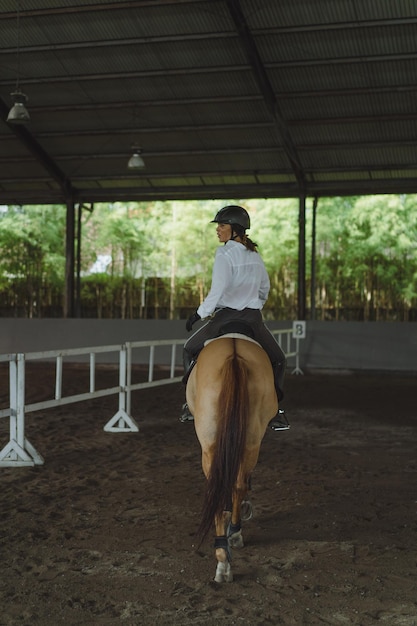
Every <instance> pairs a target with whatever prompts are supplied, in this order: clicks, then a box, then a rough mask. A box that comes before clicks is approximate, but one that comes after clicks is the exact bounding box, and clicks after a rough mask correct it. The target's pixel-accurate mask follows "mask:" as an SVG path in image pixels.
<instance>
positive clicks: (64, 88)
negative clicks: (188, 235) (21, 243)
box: [0, 0, 417, 204]
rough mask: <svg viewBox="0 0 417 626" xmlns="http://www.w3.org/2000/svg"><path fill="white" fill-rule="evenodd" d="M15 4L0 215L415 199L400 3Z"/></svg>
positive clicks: (7, 50) (408, 14)
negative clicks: (20, 103)
mask: <svg viewBox="0 0 417 626" xmlns="http://www.w3.org/2000/svg"><path fill="white" fill-rule="evenodd" d="M18 1H19V5H17V2H16V0H2V2H1V7H0V32H1V37H0V117H1V120H2V121H1V123H0V204H8V203H17V204H24V203H55V202H63V201H66V200H68V199H70V200H74V201H81V202H97V201H115V200H123V199H126V200H148V199H149V200H150V199H175V198H182V199H187V198H189V199H197V198H248V197H290V196H296V195H300V194H304V195H311V196H313V195H314V196H331V195H355V194H367V193H388V192H389V193H415V192H417V63H416V61H417V49H416V41H417V33H416V28H417V3H416V2H415V0H384V1H383V2H381V1H380V0H314V2H313V1H311V0H279V2H278V1H277V0H130V1H123V0H120V1H118V2H116V1H107V2H106V1H104V0H74V1H72V0H18ZM18 7H19V8H18ZM18 26H19V28H18ZM18 49H19V53H18ZM17 77H19V85H20V87H21V89H22V91H23V92H24V93H25V94H27V96H28V98H29V100H28V105H27V106H28V110H29V112H30V116H31V121H30V123H29V124H27V125H26V126H16V125H15V126H13V125H11V124H8V123H7V122H6V118H7V114H8V111H9V109H10V107H11V104H12V101H11V97H10V93H11V92H12V91H14V89H15V86H16V82H17ZM135 143H138V145H140V146H141V148H142V150H143V152H142V156H143V159H144V161H145V164H146V167H145V168H144V169H143V170H138V171H137V172H132V171H130V170H128V169H127V161H128V159H129V157H130V155H131V152H132V151H131V146H132V145H133V144H135Z"/></svg>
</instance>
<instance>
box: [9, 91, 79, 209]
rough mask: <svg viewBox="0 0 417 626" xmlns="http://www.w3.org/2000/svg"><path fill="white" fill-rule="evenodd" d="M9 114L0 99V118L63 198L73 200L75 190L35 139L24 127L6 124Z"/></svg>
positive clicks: (75, 193) (75, 194)
mask: <svg viewBox="0 0 417 626" xmlns="http://www.w3.org/2000/svg"><path fill="white" fill-rule="evenodd" d="M8 114H9V107H8V106H7V104H6V103H5V102H4V100H3V99H2V98H0V118H1V119H2V120H3V122H5V124H7V126H8V127H9V128H10V130H11V131H12V132H13V133H14V134H15V135H16V137H17V138H18V139H19V140H20V141H21V142H22V143H23V144H24V145H25V146H26V148H27V149H28V150H29V152H30V153H31V154H32V155H33V156H34V157H35V159H36V160H37V161H38V163H40V164H41V165H42V166H43V167H44V168H45V170H46V171H47V172H48V173H49V174H50V175H51V177H52V178H53V179H54V180H55V181H56V182H57V183H58V184H59V186H60V187H61V189H62V191H63V193H64V195H65V197H71V198H75V197H76V196H77V190H76V189H75V188H74V187H73V186H72V183H71V181H70V180H69V179H68V178H67V177H66V175H65V174H64V172H63V171H62V170H61V169H60V167H59V166H58V165H57V164H56V163H55V161H54V160H53V159H52V158H51V157H50V156H49V154H48V153H47V152H46V151H45V150H44V149H43V148H42V146H41V145H40V144H39V143H38V142H37V141H36V139H35V138H34V137H33V136H32V135H31V134H30V132H29V131H28V129H27V128H26V127H25V126H20V125H16V124H9V123H8V122H7V116H8Z"/></svg>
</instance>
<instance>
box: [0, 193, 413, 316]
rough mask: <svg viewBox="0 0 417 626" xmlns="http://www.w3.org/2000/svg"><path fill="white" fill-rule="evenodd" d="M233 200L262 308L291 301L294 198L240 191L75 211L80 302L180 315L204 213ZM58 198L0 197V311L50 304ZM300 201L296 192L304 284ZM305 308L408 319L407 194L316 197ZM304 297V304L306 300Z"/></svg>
mask: <svg viewBox="0 0 417 626" xmlns="http://www.w3.org/2000/svg"><path fill="white" fill-rule="evenodd" d="M231 203H237V204H242V205H243V206H245V207H246V208H247V209H248V211H249V213H250V215H251V222H252V226H251V229H250V231H249V235H250V236H251V238H252V239H253V240H254V241H256V242H257V243H258V246H259V252H260V253H261V254H262V257H263V259H264V261H265V265H266V267H267V270H268V273H269V276H270V279H271V291H270V297H269V299H268V302H267V305H266V307H265V309H264V314H265V317H266V318H267V319H293V318H294V317H295V316H296V311H297V301H296V298H297V276H298V201H297V200H296V199H250V200H234V201H230V200H229V201H221V200H219V201H213V200H207V201H194V202H191V201H186V202H185V201H184V202H180V201H175V202H174V201H173V202H160V201H158V202H153V203H149V202H148V203H137V202H130V203H114V204H102V205H96V206H95V208H94V211H93V212H92V213H90V212H88V213H83V214H82V249H81V312H82V315H83V316H89V317H97V318H99V317H119V318H125V319H132V318H146V317H154V318H171V319H174V318H184V317H186V316H187V315H188V314H189V313H190V312H191V311H192V310H194V309H195V308H196V306H198V304H199V303H200V302H201V300H202V299H203V298H204V297H205V295H206V294H207V292H208V290H209V288H210V283H211V271H212V266H213V259H214V254H215V250H216V247H217V246H218V245H219V243H218V240H217V237H216V234H215V224H211V223H210V222H211V220H212V219H213V217H214V215H215V214H216V212H217V211H218V209H220V208H221V207H222V206H224V205H225V204H231ZM65 211H66V209H65V207H64V206H60V205H58V206H27V207H17V206H16V207H15V206H9V207H0V296H1V309H0V315H3V316H25V317H34V316H39V317H41V316H43V317H48V316H60V315H62V299H63V292H64V269H65V256H64V255H65ZM311 225H312V202H309V201H308V202H307V211H306V226H307V228H306V232H307V237H306V247H307V250H306V252H307V254H306V259H307V268H306V270H307V271H306V276H307V283H308V284H307V285H306V293H307V294H310V291H309V286H310V285H309V282H310V280H311V267H310V263H311V258H312V252H313V251H312V250H311V245H312V244H311V242H312V237H311V235H312V233H311V228H312V226H311ZM316 225H317V228H316V231H317V232H316V239H315V250H314V253H315V281H314V285H315V289H314V294H313V295H314V310H315V316H316V319H322V320H345V319H348V320H349V319H353V320H376V321H378V320H386V319H395V320H404V321H410V320H412V321H415V320H417V249H416V248H417V196H415V195H403V196H393V195H392V196H389V195H386V196H365V197H352V198H322V199H319V202H318V208H317V219H316ZM311 304H312V303H311V302H310V301H308V302H307V309H308V311H309V307H311Z"/></svg>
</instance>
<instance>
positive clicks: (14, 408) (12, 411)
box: [0, 326, 305, 467]
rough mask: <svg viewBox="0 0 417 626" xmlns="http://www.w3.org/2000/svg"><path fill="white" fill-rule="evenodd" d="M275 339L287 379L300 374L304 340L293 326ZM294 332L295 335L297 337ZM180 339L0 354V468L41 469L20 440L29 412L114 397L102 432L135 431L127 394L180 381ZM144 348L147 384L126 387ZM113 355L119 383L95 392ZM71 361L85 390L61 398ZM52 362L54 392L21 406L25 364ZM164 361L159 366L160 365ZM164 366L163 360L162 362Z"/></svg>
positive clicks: (32, 449)
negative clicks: (83, 366)
mask: <svg viewBox="0 0 417 626" xmlns="http://www.w3.org/2000/svg"><path fill="white" fill-rule="evenodd" d="M271 332H272V333H273V334H274V335H275V336H277V341H278V343H279V344H280V345H281V347H282V349H283V350H284V352H285V353H286V356H287V358H288V359H290V358H294V359H295V368H294V369H293V371H292V373H293V374H302V373H303V372H302V371H301V369H300V366H299V340H300V338H304V336H305V335H302V334H300V331H299V330H298V331H297V330H295V326H293V328H290V329H284V330H273V331H271ZM297 333H298V334H297ZM184 343H185V340H184V339H169V340H153V341H135V342H128V343H125V344H122V345H109V346H96V347H90V348H71V349H68V350H48V351H45V352H28V353H26V354H25V353H16V354H4V355H0V363H4V362H8V363H9V398H10V401H9V405H10V406H9V407H8V408H5V409H1V410H0V419H3V418H7V417H8V418H9V424H10V427H9V442H8V443H7V444H6V445H5V447H4V448H3V449H2V450H1V451H0V466H1V467H22V466H34V465H43V463H44V459H43V457H42V456H41V455H40V453H39V452H38V451H37V450H36V449H35V447H34V446H33V445H32V444H31V443H30V441H29V440H28V439H27V437H26V436H25V416H26V414H27V413H30V412H32V411H39V410H41V409H50V408H53V407H57V406H62V405H65V404H71V403H75V402H81V401H83V400H92V399H95V398H101V397H103V396H110V395H115V394H118V396H119V407H118V410H117V412H116V413H115V414H114V415H113V417H112V418H111V419H110V420H109V421H108V422H107V423H106V424H105V425H104V427H103V429H104V430H105V431H106V432H111V433H116V432H117V433H126V432H138V431H139V427H138V424H137V423H136V421H135V420H134V419H133V417H132V416H131V395H132V391H137V390H140V389H146V388H149V387H157V386H161V385H167V384H171V383H176V382H179V381H181V379H182V368H181V375H180V376H176V375H175V368H176V361H177V358H176V357H177V355H176V349H177V346H178V345H181V351H182V346H183V345H184ZM162 346H171V359H170V367H169V376H167V377H165V378H159V379H158V380H154V369H155V351H156V349H157V348H159V347H162ZM144 348H148V349H149V350H148V353H147V358H146V359H145V360H146V362H147V365H148V380H147V381H146V382H140V383H134V382H132V367H133V362H134V361H133V351H134V350H137V349H142V350H143V349H144ZM117 353H118V355H119V356H118V361H119V365H118V367H119V384H118V385H117V386H115V387H108V388H106V389H96V368H97V363H96V357H97V355H101V358H102V355H103V354H113V357H114V356H115V354H116V355H117ZM74 357H81V360H85V359H86V357H88V358H89V372H90V384H89V389H88V391H85V392H84V393H79V394H75V395H67V396H64V397H63V395H62V377H63V369H64V362H65V358H67V361H68V360H70V361H71V362H72V363H74V360H75V361H76V359H74ZM53 360H54V361H55V393H54V394H53V397H52V398H51V399H49V400H43V401H41V402H34V403H31V404H26V403H25V386H26V363H27V362H29V361H38V362H39V361H48V362H50V361H53ZM162 362H164V361H160V363H162ZM165 363H166V359H165Z"/></svg>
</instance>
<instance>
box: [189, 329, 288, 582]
mask: <svg viewBox="0 0 417 626" xmlns="http://www.w3.org/2000/svg"><path fill="white" fill-rule="evenodd" d="M186 398H187V403H188V406H189V408H190V411H191V413H192V415H193V416H194V427H195V431H196V435H197V438H198V440H199V443H200V446H201V453H202V457H201V463H202V469H203V472H204V475H205V477H206V479H207V481H206V494H205V499H204V504H203V510H202V514H201V522H200V526H199V528H198V531H197V536H198V537H199V538H200V545H201V544H202V542H203V540H204V538H205V537H206V536H207V534H208V533H209V531H210V529H211V528H212V526H213V523H214V528H215V544H214V547H215V555H216V558H217V567H216V574H215V578H214V580H215V581H216V582H218V583H223V582H232V580H233V574H232V568H231V558H232V554H231V553H232V548H241V547H243V545H244V544H243V536H242V528H241V517H242V511H243V509H244V508H245V507H246V508H247V507H250V510H251V505H250V502H249V501H248V500H246V498H247V494H248V491H249V489H250V479H251V475H252V472H253V470H254V468H255V466H256V464H257V461H258V456H259V450H260V446H261V442H262V439H263V437H264V435H265V431H266V428H267V426H268V423H269V421H270V420H271V419H272V418H273V417H274V415H275V414H276V412H277V410H278V400H277V395H276V392H275V387H274V379H273V372H272V365H271V362H270V359H269V357H268V355H267V354H266V352H265V351H264V350H263V348H261V346H260V345H259V344H258V343H257V342H256V341H254V340H253V339H250V338H249V337H247V336H245V335H242V334H237V333H234V334H233V333H232V334H228V335H223V336H221V337H218V338H215V339H211V340H209V341H208V342H206V345H205V346H204V348H203V349H202V351H201V352H200V354H199V356H198V360H197V362H196V364H195V366H194V368H193V369H192V371H191V374H190V377H189V379H188V382H187V387H186ZM242 503H243V505H242Z"/></svg>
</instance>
